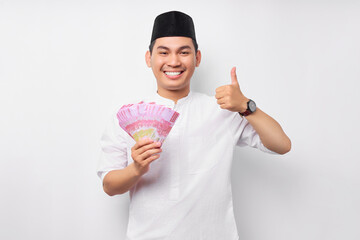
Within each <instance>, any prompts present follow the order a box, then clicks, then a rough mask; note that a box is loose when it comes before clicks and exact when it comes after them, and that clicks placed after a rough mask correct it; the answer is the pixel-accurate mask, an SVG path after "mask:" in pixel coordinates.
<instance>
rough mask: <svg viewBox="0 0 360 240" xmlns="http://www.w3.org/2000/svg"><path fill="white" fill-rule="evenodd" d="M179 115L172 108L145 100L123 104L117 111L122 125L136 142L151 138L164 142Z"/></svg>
mask: <svg viewBox="0 0 360 240" xmlns="http://www.w3.org/2000/svg"><path fill="white" fill-rule="evenodd" d="M178 116H179V113H178V112H176V111H174V110H172V109H171V108H168V107H165V106H163V105H158V104H156V103H154V102H150V103H145V102H143V101H141V102H139V103H135V104H127V105H123V106H122V107H121V108H120V109H119V111H118V113H117V119H118V120H119V125H120V127H121V128H122V129H124V130H125V131H126V132H127V133H128V134H129V135H130V136H131V137H132V138H133V139H134V140H135V141H136V142H137V141H139V140H140V139H143V138H151V139H153V140H154V141H156V142H161V143H163V142H164V140H165V138H166V137H167V135H168V134H169V132H170V130H171V128H172V127H173V125H174V123H175V121H176V119H177V118H178Z"/></svg>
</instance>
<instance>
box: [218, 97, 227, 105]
mask: <svg viewBox="0 0 360 240" xmlns="http://www.w3.org/2000/svg"><path fill="white" fill-rule="evenodd" d="M217 103H218V104H219V105H221V104H224V103H226V99H225V98H220V99H218V100H217Z"/></svg>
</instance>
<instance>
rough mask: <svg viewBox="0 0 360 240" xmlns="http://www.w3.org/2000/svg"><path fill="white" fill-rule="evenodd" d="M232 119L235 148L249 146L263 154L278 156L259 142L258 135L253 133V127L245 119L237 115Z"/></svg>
mask: <svg viewBox="0 0 360 240" xmlns="http://www.w3.org/2000/svg"><path fill="white" fill-rule="evenodd" d="M236 115H237V116H235V118H234V122H235V126H236V133H235V136H236V146H239V147H244V146H250V147H252V148H257V149H259V150H261V151H263V152H266V153H270V154H275V155H279V154H278V153H276V152H273V151H271V150H270V149H268V148H267V147H265V146H264V144H263V143H262V142H261V139H260V136H259V134H258V133H257V132H256V131H255V129H254V128H253V126H252V125H251V124H250V123H249V122H248V120H247V119H246V118H245V117H241V116H240V114H239V113H237V114H236Z"/></svg>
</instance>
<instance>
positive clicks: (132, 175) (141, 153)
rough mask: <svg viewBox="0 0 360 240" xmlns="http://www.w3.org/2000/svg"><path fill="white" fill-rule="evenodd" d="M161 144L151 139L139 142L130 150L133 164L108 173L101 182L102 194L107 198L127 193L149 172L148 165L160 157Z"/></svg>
mask: <svg viewBox="0 0 360 240" xmlns="http://www.w3.org/2000/svg"><path fill="white" fill-rule="evenodd" d="M160 146H161V144H160V143H158V142H154V141H153V140H151V139H142V140H139V141H138V142H137V143H136V144H135V145H134V146H133V147H132V148H131V157H132V159H133V160H134V162H133V163H131V164H130V165H128V166H127V167H125V168H123V169H118V170H113V171H110V172H109V173H108V174H106V175H105V177H104V180H103V189H104V192H105V193H107V194H108V195H109V196H114V195H117V194H123V193H126V192H127V191H129V190H130V189H131V188H132V187H133V186H134V185H135V184H136V183H137V182H138V181H139V180H140V178H141V176H142V175H144V174H145V173H146V172H148V171H149V167H150V163H151V162H153V161H155V160H156V159H158V158H159V157H160V155H159V154H158V153H160V152H161V151H162V149H161V148H160Z"/></svg>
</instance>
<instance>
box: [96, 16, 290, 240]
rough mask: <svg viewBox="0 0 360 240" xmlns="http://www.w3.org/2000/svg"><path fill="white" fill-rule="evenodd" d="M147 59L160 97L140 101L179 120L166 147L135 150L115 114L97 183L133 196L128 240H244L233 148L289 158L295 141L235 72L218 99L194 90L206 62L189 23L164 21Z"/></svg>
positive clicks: (143, 144) (141, 144)
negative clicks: (234, 190)
mask: <svg viewBox="0 0 360 240" xmlns="http://www.w3.org/2000/svg"><path fill="white" fill-rule="evenodd" d="M145 59H146V64H147V65H148V67H151V68H152V71H153V73H154V75H155V78H156V81H157V92H156V93H152V94H150V95H149V96H148V97H145V98H143V99H139V101H140V100H144V101H145V102H150V101H151V102H156V103H157V104H160V105H165V106H167V107H170V108H172V109H174V110H175V111H177V112H179V113H180V115H179V117H178V119H177V121H176V123H175V124H174V126H173V128H172V129H171V131H170V133H169V135H168V136H167V138H166V140H165V141H164V142H163V145H162V146H161V144H160V143H157V142H153V141H152V140H149V139H142V140H140V141H138V142H137V143H135V141H134V140H133V139H132V138H131V137H130V136H129V135H128V134H127V133H125V131H123V130H122V129H121V128H120V127H119V124H118V122H117V119H116V114H114V117H113V118H112V120H111V122H110V123H109V126H108V128H107V129H106V131H105V132H104V134H103V137H102V141H101V144H102V153H103V155H102V158H101V159H100V164H99V168H98V175H99V177H101V179H102V180H103V188H104V191H105V192H106V193H107V194H108V195H110V196H113V195H116V194H123V193H126V192H127V191H130V200H131V202H130V212H129V225H128V230H127V239H129V240H133V239H134V240H135V239H136V240H142V239H144V240H145V239H146V240H150V239H157V240H160V239H169V240H180V239H181V240H185V239H186V240H201V239H202V240H212V239H214V240H215V239H216V240H219V239H224V240H233V239H238V234H237V229H236V223H235V219H234V215H233V205H232V194H231V182H230V172H231V162H232V158H233V150H234V147H235V146H251V147H256V148H258V149H260V150H262V151H264V152H268V153H272V154H285V153H287V152H288V151H290V148H291V142H290V139H289V138H288V137H287V136H286V134H285V133H284V132H283V130H282V128H281V126H280V125H279V124H278V123H277V122H276V121H275V120H274V119H273V118H271V117H270V116H268V115H267V114H266V113H264V112H263V111H261V110H260V109H259V108H256V105H255V102H254V101H252V100H250V99H248V98H247V97H245V95H244V94H243V93H242V92H241V90H240V86H239V83H238V81H237V76H236V72H235V70H236V69H235V68H233V69H232V70H231V83H230V84H229V85H225V86H220V87H218V88H217V89H216V91H215V92H216V94H215V97H210V96H207V95H205V94H202V93H197V92H192V91H191V90H190V80H191V77H192V75H193V73H194V70H195V67H198V66H199V64H200V61H201V52H200V50H197V42H196V37H195V28H194V24H193V21H192V19H191V17H190V16H188V15H186V14H184V13H181V12H177V11H172V12H166V13H163V14H161V15H159V16H158V17H157V18H156V19H155V22H154V28H153V33H152V37H151V45H150V47H149V51H147V52H146V55H145Z"/></svg>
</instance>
